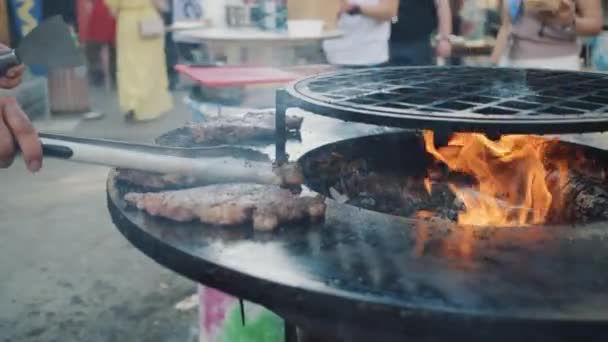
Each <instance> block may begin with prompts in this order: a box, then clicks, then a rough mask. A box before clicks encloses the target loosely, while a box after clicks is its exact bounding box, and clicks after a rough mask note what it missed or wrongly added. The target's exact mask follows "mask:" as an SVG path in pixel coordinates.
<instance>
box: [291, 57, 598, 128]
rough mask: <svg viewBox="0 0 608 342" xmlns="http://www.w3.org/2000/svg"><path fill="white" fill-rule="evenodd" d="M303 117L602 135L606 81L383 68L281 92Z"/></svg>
mask: <svg viewBox="0 0 608 342" xmlns="http://www.w3.org/2000/svg"><path fill="white" fill-rule="evenodd" d="M287 92H288V93H289V95H291V96H292V97H293V102H295V103H296V104H297V106H298V107H301V108H303V109H306V110H310V111H311V112H313V113H318V114H322V115H326V116H331V117H335V118H339V119H343V120H347V121H357V122H366V123H371V124H376V125H384V126H394V127H402V128H425V129H433V130H446V131H450V132H451V131H468V132H473V131H481V132H485V133H490V134H503V133H522V134H523V133H525V134H544V133H581V132H592V131H606V130H607V129H608V115H606V114H607V112H608V74H601V73H581V72H568V71H547V70H522V69H506V68H473V67H445V68H437V67H414V68H407V67H391V68H374V69H362V70H358V71H346V72H339V73H331V74H326V75H320V76H314V77H310V78H306V79H303V80H300V81H297V82H295V83H293V84H291V85H290V86H289V87H288V88H287Z"/></svg>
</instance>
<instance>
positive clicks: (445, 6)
mask: <svg viewBox="0 0 608 342" xmlns="http://www.w3.org/2000/svg"><path fill="white" fill-rule="evenodd" d="M435 7H436V8H437V19H438V27H437V32H438V39H439V40H438V41H437V56H439V57H444V58H446V57H450V55H451V54H452V44H451V43H450V36H451V35H452V9H451V8H450V1H449V0H435Z"/></svg>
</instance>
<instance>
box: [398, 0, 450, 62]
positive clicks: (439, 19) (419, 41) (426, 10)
mask: <svg viewBox="0 0 608 342" xmlns="http://www.w3.org/2000/svg"><path fill="white" fill-rule="evenodd" d="M433 32H436V33H437V37H436V56H437V57H441V58H448V57H450V55H451V54H452V44H451V42H450V37H451V35H452V10H451V8H450V0H400V1H399V12H398V17H397V18H396V19H395V20H393V26H392V32H391V38H390V63H391V64H392V65H431V64H433V57H434V56H433V55H434V54H433V47H432V44H431V35H432V34H433Z"/></svg>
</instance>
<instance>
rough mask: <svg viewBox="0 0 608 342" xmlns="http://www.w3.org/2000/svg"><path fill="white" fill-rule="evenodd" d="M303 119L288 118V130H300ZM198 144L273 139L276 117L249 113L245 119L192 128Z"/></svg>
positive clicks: (199, 124)
mask: <svg viewBox="0 0 608 342" xmlns="http://www.w3.org/2000/svg"><path fill="white" fill-rule="evenodd" d="M303 120H304V119H303V118H301V117H296V116H288V117H287V118H286V129H287V130H299V129H300V127H301V126H302V122H303ZM190 131H191V133H192V137H193V140H194V142H195V143H196V144H237V143H241V142H243V141H248V140H264V139H273V138H274V135H275V131H276V129H275V115H274V112H273V111H267V112H252V113H247V114H245V115H244V116H243V117H220V118H217V119H214V120H210V121H208V122H203V123H198V124H193V125H191V126H190Z"/></svg>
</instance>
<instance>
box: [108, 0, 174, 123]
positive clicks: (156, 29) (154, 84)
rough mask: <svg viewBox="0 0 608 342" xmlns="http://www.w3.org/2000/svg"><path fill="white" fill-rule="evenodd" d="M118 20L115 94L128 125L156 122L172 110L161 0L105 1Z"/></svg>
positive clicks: (165, 7)
mask: <svg viewBox="0 0 608 342" xmlns="http://www.w3.org/2000/svg"><path fill="white" fill-rule="evenodd" d="M105 1H106V5H108V7H109V8H110V10H111V11H112V13H114V16H115V17H116V18H117V22H118V25H117V37H116V39H117V41H116V43H117V46H116V49H117V57H118V58H117V59H118V66H117V68H118V70H117V73H118V94H119V98H120V107H121V110H122V111H124V112H125V113H126V114H125V117H126V119H127V120H128V121H147V120H153V119H156V118H159V117H160V116H161V115H162V114H163V113H165V112H167V111H169V110H170V109H171V107H172V98H171V95H170V94H169V90H168V89H169V82H168V80H167V65H166V60H165V50H164V48H165V47H164V45H165V44H164V40H165V30H164V23H163V20H162V17H161V14H162V13H164V12H166V11H167V9H168V7H167V6H168V4H167V2H166V1H164V0H105Z"/></svg>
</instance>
